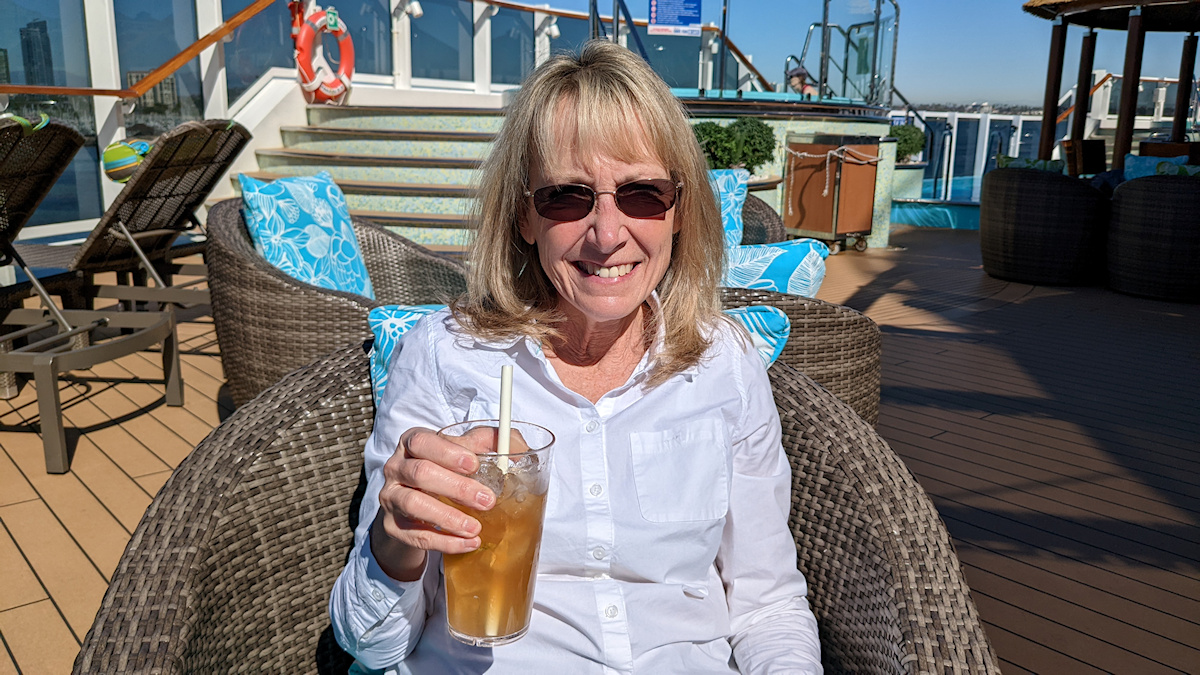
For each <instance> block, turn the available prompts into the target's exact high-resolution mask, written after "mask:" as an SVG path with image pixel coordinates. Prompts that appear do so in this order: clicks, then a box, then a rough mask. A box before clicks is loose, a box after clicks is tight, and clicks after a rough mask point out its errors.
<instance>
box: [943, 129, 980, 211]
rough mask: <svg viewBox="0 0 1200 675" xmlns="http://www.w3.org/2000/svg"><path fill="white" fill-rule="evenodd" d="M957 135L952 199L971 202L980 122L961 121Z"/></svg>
mask: <svg viewBox="0 0 1200 675" xmlns="http://www.w3.org/2000/svg"><path fill="white" fill-rule="evenodd" d="M956 134H957V136H958V138H957V143H956V144H955V146H954V165H953V167H954V169H953V172H954V180H953V181H952V185H951V189H950V199H952V200H961V201H969V200H970V199H971V193H972V192H973V191H974V187H975V186H974V184H973V182H972V181H971V180H970V179H971V177H972V176H974V175H975V154H976V150H977V148H978V140H979V120H971V119H963V120H959V121H958V129H957V130H956Z"/></svg>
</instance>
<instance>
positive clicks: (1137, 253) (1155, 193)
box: [1107, 176, 1200, 302]
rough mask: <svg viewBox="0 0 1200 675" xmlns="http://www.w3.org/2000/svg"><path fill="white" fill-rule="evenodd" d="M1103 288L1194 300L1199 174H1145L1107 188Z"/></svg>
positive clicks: (1197, 291) (1198, 281) (1197, 298)
mask: <svg viewBox="0 0 1200 675" xmlns="http://www.w3.org/2000/svg"><path fill="white" fill-rule="evenodd" d="M1107 247H1108V256H1107V272H1108V287H1109V288H1111V289H1113V290H1114V291H1119V292H1121V293H1128V294H1130V295H1140V296H1145V297H1149V298H1156V299H1158V300H1167V301H1172V302H1200V179H1198V178H1195V177H1192V176H1145V177H1142V178H1137V179H1134V180H1130V181H1126V182H1124V183H1122V184H1121V185H1119V186H1118V187H1117V189H1116V191H1115V192H1114V193H1113V199H1112V221H1111V222H1110V223H1109V227H1108V243H1107Z"/></svg>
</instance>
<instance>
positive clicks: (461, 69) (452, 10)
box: [412, 0, 475, 82]
mask: <svg viewBox="0 0 1200 675" xmlns="http://www.w3.org/2000/svg"><path fill="white" fill-rule="evenodd" d="M421 7H422V8H423V9H424V10H425V15H424V16H422V17H421V18H419V19H415V20H414V21H413V22H412V74H413V77H428V78H432V79H435V80H458V81H461V82H470V81H472V80H474V79H475V47H474V43H473V37H474V22H473V21H472V13H471V3H470V2H467V0H425V1H424V2H422V3H421Z"/></svg>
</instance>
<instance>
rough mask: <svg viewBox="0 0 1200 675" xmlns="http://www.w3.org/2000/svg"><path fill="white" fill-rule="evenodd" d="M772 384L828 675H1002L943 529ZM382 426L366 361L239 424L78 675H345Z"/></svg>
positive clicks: (901, 478) (852, 423)
mask: <svg viewBox="0 0 1200 675" xmlns="http://www.w3.org/2000/svg"><path fill="white" fill-rule="evenodd" d="M771 381H772V386H773V387H774V390H775V397H776V403H777V404H778V406H779V410H780V416H781V420H782V424H783V443H784V448H785V450H786V452H787V454H788V456H789V458H790V460H791V463H792V467H793V499H792V501H793V508H792V515H791V519H790V523H791V527H792V530H793V533H794V534H795V537H796V542H797V548H798V550H799V553H800V556H799V559H800V567H801V569H802V570H803V571H804V572H805V574H806V575H808V580H809V588H810V598H811V601H812V603H813V607H814V611H815V612H816V614H817V617H818V622H819V623H820V626H821V641H822V646H823V651H824V660H825V667H826V672H827V673H918V672H922V673H923V672H937V673H998V672H999V670H998V668H997V666H996V659H995V655H994V654H993V652H992V649H991V646H990V643H989V642H988V639H987V636H986V635H985V634H984V632H983V629H982V627H981V626H980V623H979V618H978V615H977V612H976V610H975V606H974V604H973V602H972V601H971V598H970V596H969V594H968V589H967V586H966V583H965V581H964V580H963V577H962V573H961V571H960V570H959V563H958V558H957V556H956V555H955V553H954V549H953V546H952V545H951V543H950V538H949V535H948V534H947V533H946V529H945V526H944V525H943V524H942V522H941V520H940V519H939V518H938V516H937V513H936V512H935V511H934V508H933V505H932V503H931V502H930V501H929V498H928V496H927V495H926V494H925V493H924V492H923V491H922V490H921V488H920V486H919V485H917V483H916V481H915V480H914V479H913V477H912V476H911V475H910V474H909V473H908V471H907V469H906V468H905V467H904V465H903V464H902V463H901V461H900V460H899V459H898V458H897V457H896V455H895V454H894V453H892V451H891V450H890V449H889V448H888V447H887V444H886V443H884V441H883V440H882V439H880V438H879V437H878V436H877V435H876V434H875V432H874V431H873V430H872V429H871V428H870V426H869V425H867V424H866V423H865V422H864V421H863V420H861V419H859V418H858V417H857V416H856V415H854V414H853V413H852V411H851V410H850V409H849V408H848V407H847V406H846V405H845V404H843V403H841V402H840V401H838V400H837V399H835V398H834V397H832V396H831V395H830V394H829V393H828V392H827V391H825V390H824V389H823V388H821V387H820V386H818V385H816V384H815V383H814V382H812V380H810V379H809V378H807V377H805V376H804V375H802V374H800V373H799V372H798V371H796V370H794V369H792V368H790V367H788V366H786V365H782V364H778V363H777V364H776V366H774V367H773V368H772V371H771ZM373 413H374V408H373V404H372V399H371V389H370V383H369V373H368V363H367V358H366V355H365V353H364V350H363V348H362V346H361V345H354V346H350V347H347V348H343V349H340V350H338V351H336V352H334V353H333V354H330V355H329V356H327V357H324V358H322V359H319V360H317V361H315V362H314V363H312V364H310V365H308V366H306V367H304V368H302V369H299V370H297V371H294V372H292V373H290V374H289V375H287V376H286V377H284V378H283V379H282V380H281V381H280V382H279V383H278V384H276V385H275V386H274V387H271V388H270V389H268V390H267V391H266V392H264V393H263V394H262V395H261V396H259V397H258V398H256V399H255V400H254V401H252V402H250V403H249V404H247V405H245V406H243V407H242V408H240V409H239V410H238V411H237V412H236V413H234V414H233V415H232V416H231V417H229V419H227V420H226V421H225V422H224V423H223V424H222V425H221V426H220V427H218V428H217V429H216V430H214V431H213V433H212V434H211V435H210V436H209V437H208V438H207V439H205V440H204V441H203V442H202V443H201V444H200V445H199V446H198V447H197V448H196V449H195V450H194V451H193V452H192V453H191V455H189V456H188V458H187V459H185V460H184V462H183V463H182V464H181V465H180V466H179V468H178V469H177V470H176V471H175V473H174V474H173V475H172V477H171V479H170V480H169V481H168V482H167V484H166V485H165V486H164V487H163V488H162V490H160V491H159V493H158V495H157V496H156V497H155V499H154V502H153V503H152V504H151V505H150V508H149V509H148V510H147V511H146V514H145V516H144V517H143V518H142V521H141V523H140V524H139V525H138V527H137V530H136V531H135V532H134V534H133V538H132V539H131V540H130V543H129V546H128V548H127V549H126V550H125V554H124V555H123V556H122V559H121V562H120V564H119V565H118V567H117V570H116V573H115V574H114V575H113V580H112V584H111V585H110V586H109V589H108V592H107V593H106V594H105V596H104V600H103V602H102V603H101V606H100V610H99V612H97V614H96V619H95V622H94V623H93V625H92V629H91V630H90V631H89V632H88V634H87V637H86V638H85V640H84V643H83V648H82V650H81V651H80V653H79V656H78V658H77V659H76V662H75V671H74V672H76V673H101V672H102V673H108V672H165V673H195V672H202V673H210V672H211V673H218V672H219V673H227V672H288V673H312V672H321V673H328V672H345V669H346V668H347V667H348V665H349V659H348V657H346V656H345V654H343V653H342V652H341V650H340V649H338V648H337V646H336V644H334V642H333V641H332V639H331V637H330V636H331V630H330V628H329V620H328V616H327V607H328V596H329V592H330V589H331V588H332V586H333V582H334V579H335V578H336V577H337V575H338V573H339V572H340V571H341V568H342V567H343V565H344V564H345V561H346V557H347V554H348V552H349V550H350V548H351V546H352V543H353V530H354V527H355V525H356V523H355V519H356V514H357V513H358V500H359V499H361V490H362V486H363V484H364V482H363V477H362V475H361V470H362V447H363V444H364V442H365V441H366V438H367V436H368V435H369V434H370V431H371V426H372V419H373Z"/></svg>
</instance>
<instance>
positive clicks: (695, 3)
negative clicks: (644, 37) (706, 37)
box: [646, 0, 700, 37]
mask: <svg viewBox="0 0 1200 675" xmlns="http://www.w3.org/2000/svg"><path fill="white" fill-rule="evenodd" d="M646 32H647V33H649V34H650V35H684V36H688V37H700V0H650V26H649V28H647V30H646Z"/></svg>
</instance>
